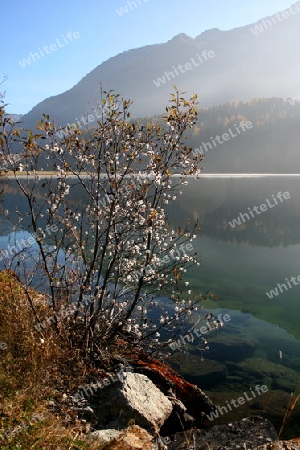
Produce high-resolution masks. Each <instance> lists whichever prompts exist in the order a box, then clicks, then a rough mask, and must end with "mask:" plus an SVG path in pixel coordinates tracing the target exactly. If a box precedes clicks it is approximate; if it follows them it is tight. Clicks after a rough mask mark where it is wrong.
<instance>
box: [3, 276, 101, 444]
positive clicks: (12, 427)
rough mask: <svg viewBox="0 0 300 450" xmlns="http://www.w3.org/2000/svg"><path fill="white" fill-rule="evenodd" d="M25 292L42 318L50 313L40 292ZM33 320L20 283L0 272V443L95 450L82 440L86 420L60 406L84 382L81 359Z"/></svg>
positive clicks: (55, 334)
mask: <svg viewBox="0 0 300 450" xmlns="http://www.w3.org/2000/svg"><path fill="white" fill-rule="evenodd" d="M29 294H30V298H31V299H32V301H33V303H34V308H35V309H36V310H37V311H38V312H39V315H40V316H41V317H42V318H45V317H47V316H49V315H51V310H50V308H49V307H48V305H47V303H46V302H45V300H44V299H43V297H42V296H41V295H39V294H37V293H34V292H32V291H31V292H29ZM35 324H36V322H35V321H34V313H33V310H32V308H31V307H30V303H29V302H28V298H27V294H26V292H25V290H24V288H23V286H22V285H21V283H19V281H18V279H17V278H16V277H15V276H14V274H12V273H10V272H7V271H4V272H0V345H1V343H2V344H5V345H2V348H1V347H0V448H2V449H4V450H23V449H35V450H48V449H49V450H50V449H55V450H57V449H61V450H65V449H66V450H67V449H68V450H75V449H91V450H94V449H101V446H99V444H96V443H95V444H92V443H90V442H89V443H88V442H87V441H86V440H85V437H84V432H85V431H88V430H87V429H85V427H86V425H85V424H84V423H83V422H82V421H79V420H77V419H76V417H75V415H73V417H72V416H71V417H70V416H68V412H69V411H68V409H67V407H66V408H64V407H63V406H61V405H63V401H62V400H63V398H64V395H65V394H66V393H67V394H69V393H71V392H72V390H75V389H76V387H78V385H79V384H80V383H83V382H84V379H85V376H86V372H87V368H86V366H85V365H84V364H83V362H82V358H80V355H79V354H77V353H76V351H75V350H74V351H73V352H72V351H70V348H69V347H68V345H67V343H66V342H65V341H64V339H63V338H60V337H59V336H58V335H57V333H55V332H54V330H52V329H51V327H48V328H47V332H46V333H44V335H42V334H41V333H40V332H39V331H38V330H37V329H36V328H35ZM42 339H43V340H44V342H43V341H42ZM4 347H5V348H4ZM38 415H40V416H39V417H38V418H36V417H37V416H38ZM1 435H3V436H4V437H3V438H1Z"/></svg>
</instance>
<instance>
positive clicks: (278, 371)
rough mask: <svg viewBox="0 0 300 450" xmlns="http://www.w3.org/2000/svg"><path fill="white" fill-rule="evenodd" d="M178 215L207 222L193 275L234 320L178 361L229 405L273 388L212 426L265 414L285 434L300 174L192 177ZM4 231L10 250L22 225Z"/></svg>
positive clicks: (299, 267) (295, 337)
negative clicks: (12, 236)
mask: <svg viewBox="0 0 300 450" xmlns="http://www.w3.org/2000/svg"><path fill="white" fill-rule="evenodd" d="M279 193H280V194H279ZM284 193H288V194H289V195H286V196H285V197H284V196H283V194H284ZM288 197H289V198H288ZM22 202H23V200H22V199H21V198H20V196H19V195H18V193H17V190H16V188H15V187H14V183H13V181H10V180H9V181H7V182H6V193H5V205H6V206H5V207H6V208H8V209H9V210H11V211H14V210H15V209H19V210H22ZM261 205H265V206H264V207H261ZM255 207H256V209H255ZM241 214H242V216H241ZM246 214H248V216H246ZM168 216H169V220H170V222H171V223H172V224H173V225H174V226H175V225H183V224H184V223H185V221H186V220H187V219H190V220H193V221H194V220H199V224H200V226H201V231H199V233H198V235H197V238H196V240H195V241H194V242H193V246H194V249H195V251H197V250H199V251H201V265H200V266H199V267H196V268H192V269H190V270H189V271H188V274H187V280H188V281H189V283H190V285H189V289H192V290H193V291H195V292H197V293H198V292H202V293H204V292H206V291H207V290H208V289H210V290H211V292H212V293H213V294H214V295H215V296H216V297H217V299H216V300H214V299H209V300H206V301H205V303H204V309H205V311H207V312H210V311H213V312H214V314H222V315H223V316H224V314H227V315H228V316H229V317H230V320H229V321H228V322H226V323H225V324H224V327H222V328H220V329H218V330H216V331H211V332H208V333H207V341H208V345H207V347H209V348H208V349H206V350H203V345H202V344H201V342H200V340H199V339H198V338H197V336H196V335H195V339H194V342H192V343H187V344H186V345H182V346H181V348H180V349H177V350H174V351H173V352H172V351H171V349H170V355H169V357H168V359H167V360H168V362H170V363H171V365H172V366H173V367H174V368H175V369H176V370H178V371H179V372H180V373H182V374H183V375H184V376H185V378H187V379H188V380H190V381H192V382H194V383H196V384H198V385H199V386H200V387H201V388H202V389H203V390H205V392H207V394H208V395H209V396H210V397H211V399H212V400H213V401H215V402H216V403H217V404H218V405H220V406H223V405H225V404H227V405H228V403H226V402H230V400H231V399H236V398H238V397H239V396H241V395H244V394H243V393H245V392H246V393H247V392H249V391H250V389H251V388H255V386H257V385H260V386H261V385H265V386H267V389H268V391H267V393H264V394H262V395H260V396H257V397H256V398H255V399H253V400H252V401H246V403H245V404H244V405H241V406H239V407H233V408H232V411H230V410H228V412H226V413H224V414H220V417H219V418H218V419H215V420H213V421H212V422H211V423H212V424H215V423H220V422H228V421H230V420H238V419H240V418H242V417H245V416H247V415H254V414H255V415H262V416H264V417H268V418H270V419H271V420H272V421H273V423H274V424H275V425H276V427H277V429H279V428H280V425H281V422H282V419H283V416H284V413H285V411H286V407H287V404H288V400H289V396H290V393H291V392H294V391H297V392H299V390H300V326H299V321H300V303H299V302H300V295H299V294H300V283H299V284H298V282H297V277H298V276H299V275H300V177H293V176H287V177H285V176H276V177H253V176H252V177H251V176H247V177H245V178H241V177H234V178H233V177H222V178H220V177H217V176H214V177H203V178H200V179H199V180H195V179H191V180H190V182H189V185H188V186H185V187H184V193H183V196H182V197H181V198H180V200H179V204H176V205H171V206H170V207H169V208H168ZM238 218H240V220H239V223H240V224H237V222H234V219H238ZM230 222H231V224H230ZM0 224H1V238H0V246H1V248H5V247H6V246H7V242H8V241H7V239H8V233H9V232H11V231H12V228H11V225H9V224H8V223H7V222H5V221H3V220H2V221H1V222H0ZM233 225H234V226H233ZM0 264H2V263H0ZM0 268H2V266H0ZM293 280H294V281H293ZM299 280H300V278H299ZM284 285H285V286H284ZM276 289H277V290H276ZM271 291H273V292H271ZM268 294H269V295H268ZM188 325H189V326H191V327H192V326H193V325H194V324H192V323H191V324H188ZM183 331H184V333H185V332H186V330H183ZM299 419H300V405H298V406H297V408H296V410H295V412H294V415H293V417H292V419H291V420H290V422H289V424H288V425H287V426H286V429H285V434H283V436H285V437H295V436H296V435H297V434H298V435H299V432H300V425H299V423H300V422H299Z"/></svg>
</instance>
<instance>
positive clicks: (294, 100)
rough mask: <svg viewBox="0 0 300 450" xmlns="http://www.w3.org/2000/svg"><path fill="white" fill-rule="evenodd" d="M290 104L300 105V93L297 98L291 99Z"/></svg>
mask: <svg viewBox="0 0 300 450" xmlns="http://www.w3.org/2000/svg"><path fill="white" fill-rule="evenodd" d="M288 102H289V104H290V105H292V106H295V105H296V104H297V103H300V92H299V94H298V95H297V96H296V97H292V98H289V100H288Z"/></svg>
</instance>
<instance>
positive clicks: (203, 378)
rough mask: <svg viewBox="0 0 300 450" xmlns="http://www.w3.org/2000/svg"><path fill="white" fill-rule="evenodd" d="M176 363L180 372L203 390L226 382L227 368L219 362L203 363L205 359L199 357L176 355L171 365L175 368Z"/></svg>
mask: <svg viewBox="0 0 300 450" xmlns="http://www.w3.org/2000/svg"><path fill="white" fill-rule="evenodd" d="M174 363H175V364H176V365H178V366H179V367H178V370H180V373H182V375H183V376H184V378H185V379H186V380H187V381H189V382H191V383H195V384H197V385H199V386H201V387H203V389H210V388H213V387H214V386H216V385H217V384H219V383H223V382H224V381H225V380H226V375H227V369H226V366H225V365H224V364H222V363H220V362H218V361H213V360H210V359H206V360H204V361H203V358H202V357H200V356H197V355H191V354H189V355H186V354H184V353H176V354H174V355H172V356H171V358H170V364H171V365H172V366H174V367H175V364H174ZM176 368H177V367H176Z"/></svg>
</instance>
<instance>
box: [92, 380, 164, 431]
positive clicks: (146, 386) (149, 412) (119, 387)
mask: <svg viewBox="0 0 300 450" xmlns="http://www.w3.org/2000/svg"><path fill="white" fill-rule="evenodd" d="M90 403H91V405H92V408H93V411H94V415H95V417H96V418H97V421H98V423H97V428H103V427H105V428H107V427H108V426H112V428H120V427H121V428H124V427H126V426H127V425H128V423H129V422H130V421H134V423H135V424H137V425H140V426H141V427H143V428H145V429H146V430H154V431H155V432H158V431H159V430H160V428H161V426H162V425H163V424H164V422H165V421H166V420H167V418H168V417H169V416H170V414H171V412H172V410H173V406H172V403H171V402H170V400H168V398H167V397H166V396H165V395H164V394H163V393H162V392H161V391H160V390H159V389H158V388H157V387H156V386H155V385H154V384H153V383H152V381H151V380H150V379H149V378H148V377H146V376H145V375H142V374H138V373H131V372H123V373H122V376H121V377H120V379H118V380H117V381H116V382H115V383H114V384H113V385H109V386H106V387H104V388H103V389H101V390H99V391H98V392H97V393H96V394H95V396H94V397H93V398H92V399H91V402H90Z"/></svg>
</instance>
